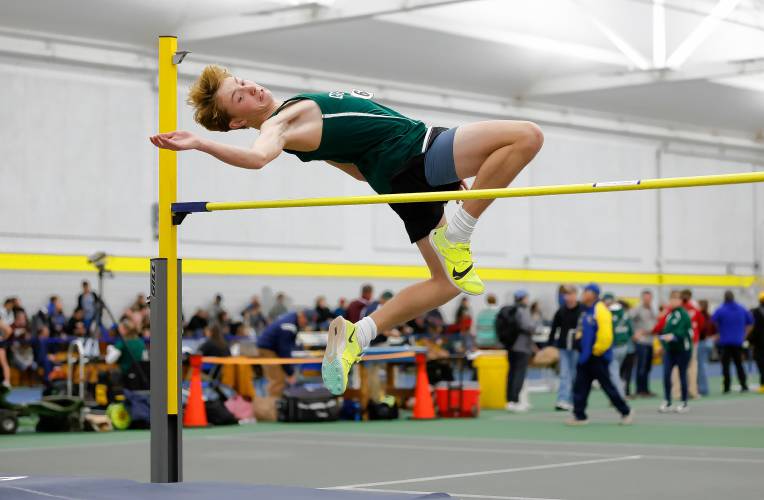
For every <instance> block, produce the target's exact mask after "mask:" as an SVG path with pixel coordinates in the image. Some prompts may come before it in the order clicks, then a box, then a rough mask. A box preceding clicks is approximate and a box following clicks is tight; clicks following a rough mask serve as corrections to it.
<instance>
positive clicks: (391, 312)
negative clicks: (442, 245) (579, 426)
mask: <svg viewBox="0 0 764 500" xmlns="http://www.w3.org/2000/svg"><path fill="white" fill-rule="evenodd" d="M416 246H417V248H419V251H420V252H421V253H422V257H424V261H425V263H427V267H428V269H429V270H430V279H428V280H427V281H422V282H420V283H416V284H414V285H411V286H409V287H406V288H404V289H403V290H401V291H400V292H398V293H397V294H395V296H394V297H393V298H392V299H390V301H389V302H387V303H386V304H385V307H381V308H379V309H377V310H376V311H374V312H373V313H372V314H371V319H373V320H374V323H375V324H376V325H377V329H378V330H379V331H380V332H383V331H385V330H389V329H390V328H393V327H395V326H397V325H400V324H401V323H405V322H406V321H409V320H410V319H413V318H415V317H417V316H419V315H420V314H424V313H426V312H427V311H430V310H432V309H434V308H436V307H438V306H442V305H443V304H445V303H446V302H448V301H449V300H451V299H453V298H454V297H456V296H457V295H459V290H458V289H457V288H456V287H454V286H453V285H452V284H451V282H450V281H449V280H448V278H447V277H446V275H445V272H444V270H443V266H442V265H441V264H440V261H439V260H438V256H437V255H436V254H435V250H433V248H432V246H431V245H430V242H429V241H428V240H427V238H422V239H421V240H419V241H417V242H416Z"/></svg>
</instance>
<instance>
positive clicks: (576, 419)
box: [567, 283, 633, 425]
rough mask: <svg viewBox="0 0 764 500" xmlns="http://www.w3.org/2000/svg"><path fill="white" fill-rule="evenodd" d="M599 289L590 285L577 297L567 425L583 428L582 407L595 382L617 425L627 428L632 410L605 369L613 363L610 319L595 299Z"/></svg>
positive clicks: (584, 411)
mask: <svg viewBox="0 0 764 500" xmlns="http://www.w3.org/2000/svg"><path fill="white" fill-rule="evenodd" d="M599 296H600V288H599V286H597V285H596V284H594V283H591V284H589V285H587V286H586V288H584V292H583V294H582V295H581V304H582V307H583V310H582V312H581V317H580V319H579V328H578V331H577V332H576V337H577V338H579V339H580V344H579V349H580V353H579V356H578V366H577V369H576V379H575V381H574V382H573V417H572V418H571V419H570V420H568V422H567V423H568V425H585V424H587V423H588V422H589V420H588V418H587V416H586V405H587V402H588V400H589V393H590V392H591V389H592V382H594V381H595V380H596V381H598V382H599V384H600V387H602V390H603V391H605V394H606V395H607V397H608V399H610V402H611V403H613V406H615V408H616V410H618V412H619V413H620V414H621V424H622V425H630V424H631V423H632V421H633V418H632V417H633V414H632V410H631V408H630V407H629V405H628V404H626V401H624V399H623V398H622V397H621V395H620V394H619V393H618V389H616V388H615V386H614V385H613V382H612V380H611V378H610V372H609V371H608V365H609V364H610V361H611V360H612V359H613V352H612V345H613V316H612V314H611V313H610V310H609V309H608V308H607V306H605V304H604V303H602V302H601V301H600V299H599Z"/></svg>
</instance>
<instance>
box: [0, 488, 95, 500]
mask: <svg viewBox="0 0 764 500" xmlns="http://www.w3.org/2000/svg"><path fill="white" fill-rule="evenodd" d="M2 488H8V489H11V490H18V491H24V492H26V493H32V494H34V495H40V496H41V497H46V498H60V499H62V500H82V499H79V498H74V497H65V496H61V495H53V494H51V493H45V492H44V491H37V490H30V489H28V488H22V487H20V486H5V485H3V486H0V489H2Z"/></svg>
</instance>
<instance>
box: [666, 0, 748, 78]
mask: <svg viewBox="0 0 764 500" xmlns="http://www.w3.org/2000/svg"><path fill="white" fill-rule="evenodd" d="M740 2H741V0H719V3H717V4H716V6H715V7H714V8H713V10H711V12H710V13H709V14H708V16H706V17H705V18H704V19H703V20H702V21H701V22H700V24H698V26H696V27H695V29H694V30H692V33H690V34H689V35H688V36H687V38H685V39H684V40H683V41H682V43H680V44H679V47H677V49H676V50H675V51H674V53H673V54H671V55H670V56H669V58H668V59H666V66H668V67H670V68H679V67H680V66H682V65H683V64H684V63H685V62H686V61H687V59H689V58H690V56H692V54H693V53H694V52H695V51H696V50H697V48H698V47H700V45H701V44H702V43H703V42H705V41H706V39H707V38H708V37H709V36H711V34H712V33H713V32H714V31H715V30H716V28H718V27H719V24H720V23H721V22H722V21H723V20H724V19H726V18H727V16H729V15H730V14H732V11H733V10H735V7H737V6H738V4H739V3H740Z"/></svg>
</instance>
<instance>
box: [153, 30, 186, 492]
mask: <svg viewBox="0 0 764 500" xmlns="http://www.w3.org/2000/svg"><path fill="white" fill-rule="evenodd" d="M177 45H178V42H177V39H176V38H175V37H174V36H162V37H159V132H170V131H172V130H175V129H176V128H177V125H178V123H177V119H178V118H177V114H178V109H177V108H178V105H177V100H178V70H177V65H176V61H180V59H176V58H175V56H176V52H177ZM177 175H178V170H177V154H176V153H175V152H174V151H169V150H166V149H160V150H159V257H158V258H155V259H151V295H150V296H151V350H150V358H151V481H152V482H155V483H174V482H179V481H182V479H183V452H182V443H183V436H182V427H183V426H182V422H181V412H180V411H179V408H178V407H179V406H180V390H179V387H178V380H179V379H180V364H179V357H180V343H179V339H178V330H179V326H178V325H179V323H180V314H179V313H178V310H179V306H180V286H179V281H180V273H181V263H180V261H179V260H178V245H177V244H178V240H177V226H175V225H173V221H172V207H171V205H172V203H173V202H175V198H176V197H177Z"/></svg>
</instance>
